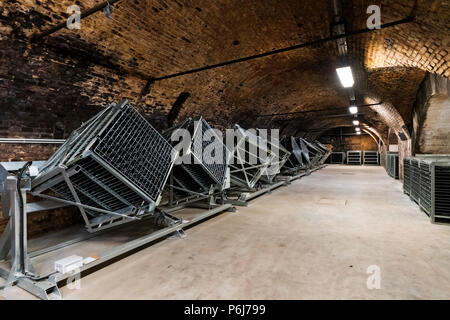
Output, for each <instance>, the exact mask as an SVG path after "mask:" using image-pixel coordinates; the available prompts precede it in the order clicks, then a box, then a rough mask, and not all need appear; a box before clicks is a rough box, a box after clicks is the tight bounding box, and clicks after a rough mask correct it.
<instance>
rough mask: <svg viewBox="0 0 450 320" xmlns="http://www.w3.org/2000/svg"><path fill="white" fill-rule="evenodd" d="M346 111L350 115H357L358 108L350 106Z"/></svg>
mask: <svg viewBox="0 0 450 320" xmlns="http://www.w3.org/2000/svg"><path fill="white" fill-rule="evenodd" d="M348 110H349V111H350V113H351V114H357V113H358V107H356V106H351V107H350V108H348Z"/></svg>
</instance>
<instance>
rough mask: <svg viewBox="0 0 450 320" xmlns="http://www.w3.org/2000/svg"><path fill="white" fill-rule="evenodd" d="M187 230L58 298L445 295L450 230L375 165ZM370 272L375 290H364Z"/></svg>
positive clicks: (315, 177)
mask: <svg viewBox="0 0 450 320" xmlns="http://www.w3.org/2000/svg"><path fill="white" fill-rule="evenodd" d="M186 233H187V237H186V238H184V239H179V240H175V239H172V240H170V239H169V240H164V241H162V242H159V243H157V244H155V245H153V246H151V247H148V248H146V249H143V250H141V251H139V252H137V253H135V254H133V255H131V256H128V257H126V258H124V259H122V260H120V261H118V262H115V263H113V264H111V265H109V266H107V267H105V268H103V269H101V270H99V271H96V272H94V273H92V274H90V275H88V276H86V277H84V278H82V279H81V289H80V290H70V289H69V288H68V287H67V286H66V287H63V288H62V289H61V291H62V294H63V296H64V298H65V299H449V298H450V226H448V225H437V224H431V223H430V222H429V220H428V218H427V216H426V215H425V214H424V213H423V212H421V211H420V210H419V208H418V206H417V205H415V204H413V203H412V202H411V201H410V200H409V198H408V197H407V196H406V195H404V194H403V192H402V185H401V183H400V182H398V181H396V180H393V179H392V178H390V177H389V176H388V175H387V174H386V172H385V171H384V169H383V168H381V167H365V166H337V165H330V166H328V167H326V168H325V169H322V170H320V171H316V172H314V173H313V174H312V175H310V176H308V177H304V178H302V179H300V180H297V181H295V182H293V184H292V185H290V186H288V187H281V188H279V189H277V190H276V191H274V192H273V193H272V194H270V195H265V196H262V197H260V198H258V199H255V200H253V202H252V203H251V204H250V206H249V207H247V208H243V207H240V208H239V210H238V212H236V213H231V212H227V213H224V214H221V215H219V216H217V217H215V218H213V219H211V220H209V221H206V222H204V223H201V224H199V225H197V226H194V227H193V228H191V229H189V230H187V232H186ZM373 265H375V266H378V267H379V270H380V279H381V288H380V289H372V290H369V289H368V288H367V285H366V283H367V279H368V277H369V276H370V275H369V274H368V273H367V268H368V267H369V266H373ZM6 297H7V298H32V297H31V296H30V295H28V294H27V293H25V292H24V291H22V290H21V289H18V288H12V289H9V291H8V292H7V294H6Z"/></svg>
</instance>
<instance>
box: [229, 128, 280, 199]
mask: <svg viewBox="0 0 450 320" xmlns="http://www.w3.org/2000/svg"><path fill="white" fill-rule="evenodd" d="M234 129H235V131H236V132H237V133H238V136H237V139H238V140H237V141H236V143H234V146H233V150H232V151H231V154H232V157H231V161H230V164H229V167H230V182H231V187H232V188H243V189H248V190H251V189H253V188H254V187H255V185H256V183H257V182H258V181H259V179H260V178H261V176H262V175H263V173H264V171H265V170H266V169H267V168H268V167H269V166H270V164H271V163H272V161H274V159H275V157H276V155H275V154H274V153H273V152H271V151H270V150H268V149H267V148H266V147H265V144H264V141H263V139H262V138H261V137H259V136H257V135H255V134H253V133H252V132H250V131H248V130H245V129H243V128H242V127H240V126H239V125H238V124H235V126H234ZM253 151H254V152H253ZM250 159H252V161H253V162H254V163H251V162H250Z"/></svg>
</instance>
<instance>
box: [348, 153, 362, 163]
mask: <svg viewBox="0 0 450 320" xmlns="http://www.w3.org/2000/svg"><path fill="white" fill-rule="evenodd" d="M361 160H362V159H361V151H359V150H353V151H347V164H353V165H361V164H362V161H361Z"/></svg>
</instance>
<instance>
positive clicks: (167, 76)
mask: <svg viewBox="0 0 450 320" xmlns="http://www.w3.org/2000/svg"><path fill="white" fill-rule="evenodd" d="M410 22H413V18H412V17H406V18H404V19H401V20H396V21H393V22H389V23H385V24H382V25H381V26H380V29H360V30H356V31H349V32H348V33H346V34H344V35H335V36H330V37H327V38H322V39H318V40H313V41H309V42H305V43H301V44H297V45H295V46H290V47H286V48H282V49H277V50H272V51H267V52H264V53H260V54H255V55H252V56H248V57H244V58H239V59H234V60H229V61H225V62H221V63H217V64H212V65H209V66H205V67H201V68H196V69H191V70H187V71H182V72H177V73H172V74H169V75H166V76H161V77H156V78H153V80H154V81H161V80H166V79H170V78H175V77H180V76H184V75H187V74H192V73H197V72H200V71H205V70H210V69H215V68H220V67H224V66H228V65H231V64H235V63H240V62H244V61H249V60H254V59H259V58H264V57H268V56H271V55H275V54H279V53H284V52H288V51H293V50H297V49H300V48H305V47H309V46H314V45H318V44H321V43H324V42H328V41H335V40H338V39H342V38H347V37H351V36H355V35H359V34H364V33H369V32H374V31H378V30H382V29H386V28H390V27H394V26H398V25H401V24H405V23H410Z"/></svg>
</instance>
